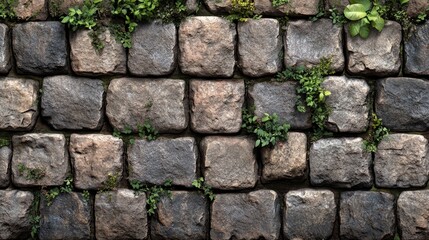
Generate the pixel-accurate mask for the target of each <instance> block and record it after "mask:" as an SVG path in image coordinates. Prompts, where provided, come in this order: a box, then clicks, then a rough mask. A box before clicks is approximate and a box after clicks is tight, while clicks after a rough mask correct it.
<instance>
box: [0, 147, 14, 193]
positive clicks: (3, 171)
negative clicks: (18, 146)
mask: <svg viewBox="0 0 429 240" xmlns="http://www.w3.org/2000/svg"><path fill="white" fill-rule="evenodd" d="M11 158H12V149H10V147H8V146H4V147H0V187H2V188H3V187H7V186H9V163H10V159H11Z"/></svg>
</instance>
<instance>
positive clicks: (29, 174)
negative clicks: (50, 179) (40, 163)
mask: <svg viewBox="0 0 429 240" xmlns="http://www.w3.org/2000/svg"><path fill="white" fill-rule="evenodd" d="M18 173H19V175H20V176H24V177H25V179H27V180H35V181H37V180H40V179H42V178H43V177H45V175H46V174H45V170H43V169H40V168H29V167H27V166H25V165H24V164H23V163H18Z"/></svg>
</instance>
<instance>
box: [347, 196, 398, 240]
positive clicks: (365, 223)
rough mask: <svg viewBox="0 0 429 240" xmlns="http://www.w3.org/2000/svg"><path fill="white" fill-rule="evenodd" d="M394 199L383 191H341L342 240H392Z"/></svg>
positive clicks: (393, 232)
mask: <svg viewBox="0 0 429 240" xmlns="http://www.w3.org/2000/svg"><path fill="white" fill-rule="evenodd" d="M394 201H395V197H394V196H393V195H391V194H389V193H383V192H363V191H356V192H343V193H341V199H340V238H341V239H362V240H371V239H393V237H394V235H395V208H394V204H395V203H394Z"/></svg>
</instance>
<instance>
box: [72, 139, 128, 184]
mask: <svg viewBox="0 0 429 240" xmlns="http://www.w3.org/2000/svg"><path fill="white" fill-rule="evenodd" d="M69 151H70V160H71V163H72V166H73V169H74V171H73V172H74V179H75V182H74V185H75V187H76V188H79V189H100V188H102V187H103V184H104V183H105V182H107V181H108V179H109V176H116V177H117V181H120V180H121V177H122V171H123V161H122V153H123V151H124V150H123V142H122V140H121V139H119V138H116V137H113V136H111V135H102V134H87V135H79V134H72V135H71V136H70V149H69Z"/></svg>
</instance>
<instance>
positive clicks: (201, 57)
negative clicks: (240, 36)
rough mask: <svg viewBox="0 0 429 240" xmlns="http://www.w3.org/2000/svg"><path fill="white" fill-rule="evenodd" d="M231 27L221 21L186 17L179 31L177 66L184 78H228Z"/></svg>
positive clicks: (231, 68) (232, 39)
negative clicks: (185, 75)
mask: <svg viewBox="0 0 429 240" xmlns="http://www.w3.org/2000/svg"><path fill="white" fill-rule="evenodd" d="M236 35H237V33H236V29H235V24H234V23H231V22H229V21H228V20H226V19H224V18H221V17H214V16H206V17H201V16H200V17H189V18H186V19H185V20H184V21H182V23H181V24H180V27H179V48H180V56H179V65H180V69H181V70H182V72H183V73H184V74H187V75H192V76H198V77H232V75H233V74H234V66H235V37H236Z"/></svg>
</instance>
